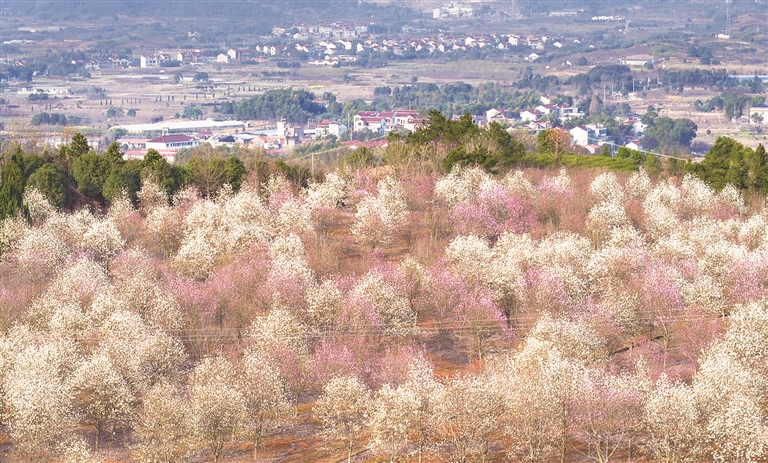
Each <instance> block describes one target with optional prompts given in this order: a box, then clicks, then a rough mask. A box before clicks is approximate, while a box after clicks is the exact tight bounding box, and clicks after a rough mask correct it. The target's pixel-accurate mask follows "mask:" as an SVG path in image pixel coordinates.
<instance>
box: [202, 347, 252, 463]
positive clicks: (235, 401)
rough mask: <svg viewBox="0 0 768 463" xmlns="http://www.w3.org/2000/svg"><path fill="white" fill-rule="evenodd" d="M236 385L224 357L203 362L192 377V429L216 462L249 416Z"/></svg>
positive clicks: (234, 377)
mask: <svg viewBox="0 0 768 463" xmlns="http://www.w3.org/2000/svg"><path fill="white" fill-rule="evenodd" d="M236 384H237V382H236V376H235V372H234V370H233V367H232V365H231V364H230V363H229V362H228V361H227V360H225V359H223V358H221V357H218V358H208V359H205V360H203V361H202V362H201V363H200V364H199V365H197V367H196V368H195V371H194V373H193V374H192V378H191V388H190V391H189V395H190V399H191V407H192V429H193V433H194V436H195V438H196V439H197V440H198V441H199V442H201V443H202V444H204V445H205V446H206V447H208V449H209V450H210V451H211V454H212V455H213V461H214V462H218V461H219V457H220V456H221V452H222V450H224V446H225V445H227V443H228V442H229V441H231V440H232V439H233V438H234V437H235V434H236V433H237V431H238V430H239V429H240V427H241V424H242V422H243V418H244V415H245V400H244V398H243V395H242V393H241V392H240V391H239V390H238V389H237V388H236V387H235V386H236Z"/></svg>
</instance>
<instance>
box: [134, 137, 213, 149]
mask: <svg viewBox="0 0 768 463" xmlns="http://www.w3.org/2000/svg"><path fill="white" fill-rule="evenodd" d="M199 144H200V140H198V139H196V138H192V137H190V136H189V135H184V134H172V135H161V136H159V137H157V138H153V139H151V140H147V142H146V143H145V144H144V146H145V147H146V148H147V149H155V150H158V151H164V150H175V151H178V150H180V149H182V148H194V147H195V146H197V145H199Z"/></svg>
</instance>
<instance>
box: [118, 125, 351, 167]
mask: <svg viewBox="0 0 768 463" xmlns="http://www.w3.org/2000/svg"><path fill="white" fill-rule="evenodd" d="M116 128H121V129H124V130H126V132H128V133H129V134H131V135H129V136H128V137H124V138H120V139H118V140H117V142H118V143H119V144H120V146H121V148H122V149H123V151H124V155H123V157H124V158H125V159H143V158H144V156H145V155H146V154H147V151H148V150H149V149H154V150H156V151H157V152H158V153H160V155H161V156H163V157H164V158H166V159H167V160H168V161H169V162H173V161H174V160H175V158H176V155H177V154H178V152H179V151H180V150H182V149H189V148H194V147H196V146H199V145H200V144H201V143H208V144H210V145H211V146H213V147H217V146H244V147H252V148H264V149H267V150H280V149H283V148H292V147H295V146H298V145H300V144H301V143H305V142H309V141H311V140H314V139H322V138H324V137H327V136H328V135H334V136H336V137H341V135H342V134H343V133H344V132H346V131H347V127H346V126H345V125H344V124H342V123H340V122H338V121H332V120H323V121H321V122H318V123H317V124H314V127H312V126H308V127H306V128H305V127H301V126H297V125H294V124H290V123H288V122H286V121H285V120H284V119H283V120H280V121H278V122H277V127H276V128H273V129H266V130H255V129H251V127H250V125H249V124H248V123H244V122H239V121H224V122H220V121H212V120H207V121H185V122H178V123H158V124H135V125H131V126H117V127H116ZM158 131H161V132H162V135H159V136H155V137H142V136H141V135H146V134H152V133H157V132H158Z"/></svg>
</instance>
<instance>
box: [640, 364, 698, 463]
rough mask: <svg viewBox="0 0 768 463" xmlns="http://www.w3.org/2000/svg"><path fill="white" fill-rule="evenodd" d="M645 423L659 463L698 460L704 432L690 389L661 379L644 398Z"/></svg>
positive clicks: (649, 446) (654, 454)
mask: <svg viewBox="0 0 768 463" xmlns="http://www.w3.org/2000/svg"><path fill="white" fill-rule="evenodd" d="M644 405H645V406H644V408H645V419H644V423H645V425H646V429H647V432H648V435H649V436H648V442H647V444H646V445H647V447H648V450H649V451H650V452H651V453H652V454H653V456H654V457H655V458H656V460H657V461H660V462H662V463H678V462H684V461H697V460H696V459H697V458H698V457H700V456H701V453H702V451H703V448H702V446H703V444H704V437H705V435H704V429H702V427H701V416H700V414H699V410H698V407H697V403H696V398H695V395H694V394H693V391H692V390H691V388H690V387H689V386H686V385H684V384H680V383H673V382H671V381H669V380H668V379H667V378H666V376H662V377H661V378H659V380H658V381H657V382H656V385H655V387H654V388H652V389H651V390H650V391H649V392H648V394H647V396H646V398H645V404H644Z"/></svg>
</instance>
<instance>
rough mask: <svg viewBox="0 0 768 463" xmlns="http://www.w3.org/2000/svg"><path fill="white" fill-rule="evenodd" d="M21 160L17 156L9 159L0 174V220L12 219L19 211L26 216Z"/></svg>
mask: <svg viewBox="0 0 768 463" xmlns="http://www.w3.org/2000/svg"><path fill="white" fill-rule="evenodd" d="M21 163H23V160H22V158H21V157H20V156H18V155H17V154H14V155H13V157H11V160H10V161H8V163H7V164H6V165H5V167H3V171H2V174H0V182H2V183H0V220H2V219H5V218H6V217H13V216H15V215H16V214H17V213H18V212H19V211H22V212H24V213H25V215H26V211H25V209H24V205H23V204H22V196H23V195H24V173H23V170H22V166H21V165H20V164H21Z"/></svg>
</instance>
